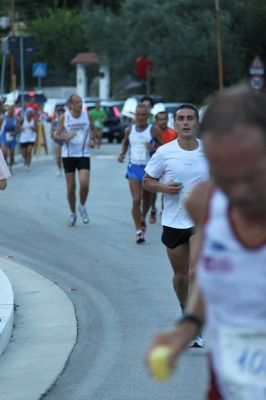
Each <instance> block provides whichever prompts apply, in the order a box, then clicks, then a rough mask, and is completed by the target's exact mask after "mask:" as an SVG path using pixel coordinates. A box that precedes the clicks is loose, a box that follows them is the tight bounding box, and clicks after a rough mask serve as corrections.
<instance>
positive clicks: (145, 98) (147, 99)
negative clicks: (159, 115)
mask: <svg viewBox="0 0 266 400" xmlns="http://www.w3.org/2000/svg"><path fill="white" fill-rule="evenodd" d="M144 101H149V102H150V105H151V107H153V106H154V101H153V99H152V98H151V97H150V96H143V97H142V98H141V99H140V103H144Z"/></svg>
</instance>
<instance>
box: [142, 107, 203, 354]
mask: <svg viewBox="0 0 266 400" xmlns="http://www.w3.org/2000/svg"><path fill="white" fill-rule="evenodd" d="M198 128H199V124H198V111H197V109H196V108H195V107H194V106H192V105H189V104H184V105H182V106H180V107H179V108H178V109H177V111H176V113H175V129H176V131H177V132H178V134H179V136H178V138H177V139H175V140H173V141H171V142H169V143H167V144H165V145H163V146H161V147H159V148H158V150H157V151H156V153H155V154H154V155H153V156H152V158H151V160H150V161H149V162H148V164H147V165H146V168H145V172H146V173H145V176H144V180H143V186H144V188H145V189H146V190H149V191H151V192H155V193H157V192H161V193H163V194H164V208H163V212H162V225H163V234H162V242H163V244H164V245H165V246H166V249H167V254H168V257H169V260H170V263H171V266H172V268H173V271H174V277H173V285H174V289H175V292H176V295H177V298H178V300H179V302H180V306H181V308H182V310H183V309H184V307H185V305H186V302H187V297H188V290H189V282H190V281H191V280H192V278H193V275H194V271H193V270H192V268H191V265H192V260H193V258H194V257H195V246H194V243H195V239H196V234H195V230H194V223H193V221H192V220H191V218H190V217H189V215H188V214H187V211H186V208H185V200H186V198H187V197H188V195H189V193H190V192H191V190H192V189H193V187H194V186H195V185H196V184H197V183H199V182H200V181H203V180H206V179H208V176H209V169H208V164H207V161H206V158H205V155H204V152H203V148H202V143H201V140H200V139H197V137H196V135H197V133H198ZM193 345H195V346H198V347H202V346H203V341H202V338H201V337H198V338H195V343H193Z"/></svg>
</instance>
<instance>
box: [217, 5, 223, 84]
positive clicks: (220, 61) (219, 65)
mask: <svg viewBox="0 0 266 400" xmlns="http://www.w3.org/2000/svg"><path fill="white" fill-rule="evenodd" d="M215 18H216V52H217V70H218V82H219V89H220V91H223V88H224V76H223V75H224V73H223V58H222V40H221V19H220V4H219V0H215Z"/></svg>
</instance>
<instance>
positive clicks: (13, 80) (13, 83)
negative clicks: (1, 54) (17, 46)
mask: <svg viewBox="0 0 266 400" xmlns="http://www.w3.org/2000/svg"><path fill="white" fill-rule="evenodd" d="M10 20H11V36H15V0H11V18H10ZM15 90H16V75H15V62H14V57H13V56H12V55H11V54H10V91H11V92H13V91H15Z"/></svg>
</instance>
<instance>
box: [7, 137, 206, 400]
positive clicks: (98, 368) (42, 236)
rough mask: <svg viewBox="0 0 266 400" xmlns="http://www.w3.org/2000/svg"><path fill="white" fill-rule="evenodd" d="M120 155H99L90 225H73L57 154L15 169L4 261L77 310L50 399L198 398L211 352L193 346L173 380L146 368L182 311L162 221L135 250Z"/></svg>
mask: <svg viewBox="0 0 266 400" xmlns="http://www.w3.org/2000/svg"><path fill="white" fill-rule="evenodd" d="M119 149H120V145H116V144H105V143H104V144H103V145H102V148H101V149H100V151H99V152H97V151H95V152H94V154H93V156H92V174H91V189H90V194H89V200H88V212H89V216H90V224H88V225H83V224H82V222H81V221H80V220H78V224H77V226H76V227H75V228H68V227H67V220H68V215H69V211H68V207H67V202H66V189H65V181H64V178H63V177H57V176H56V169H55V165H54V162H53V160H51V158H50V157H47V159H45V157H44V160H42V161H35V162H34V163H33V165H32V170H31V172H26V171H24V169H23V167H22V166H21V165H20V166H16V167H15V169H14V175H13V177H12V178H11V179H10V180H9V183H8V189H7V190H6V191H5V192H4V193H1V194H0V201H1V210H0V218H1V225H2V229H1V246H0V256H6V255H7V254H12V255H14V256H15V257H16V260H17V262H19V263H21V264H24V265H25V266H27V267H29V268H31V269H32V270H34V271H36V272H39V273H41V274H42V275H43V276H45V277H46V278H49V279H50V280H52V281H53V282H57V284H58V285H59V287H61V288H62V289H63V290H64V291H65V292H66V293H67V294H68V296H69V297H70V298H71V300H72V301H73V303H74V306H75V310H76V315H77V320H78V339H77V343H76V345H75V347H74V349H73V352H72V353H71V356H70V358H69V361H68V363H67V366H66V368H65V369H64V371H63V372H62V374H61V375H60V377H59V378H58V379H57V381H56V382H55V383H54V385H53V386H52V387H51V389H50V391H49V392H48V393H46V395H45V399H46V400H107V399H108V400H177V399H178V400H201V399H204V393H205V390H206V381H207V368H206V350H202V349H189V350H188V352H187V353H186V354H185V355H184V357H183V359H182V360H181V362H180V365H179V368H178V371H177V372H176V373H175V374H174V376H173V379H172V380H171V381H170V382H168V383H164V384H158V383H156V382H154V381H153V380H152V379H151V378H150V377H149V376H148V374H147V372H146V370H145V367H144V354H145V352H146V350H147V347H148V345H149V342H150V340H151V338H152V336H153V334H154V333H156V332H157V331H159V330H161V329H165V328H168V327H169V326H172V325H173V323H174V322H175V321H176V320H177V318H178V317H179V316H180V310H179V307H178V304H177V301H176V298H175V295H174V292H173V289H172V282H171V281H172V274H171V270H170V266H169V263H168V260H167V256H166V253H165V250H164V247H163V245H162V244H161V242H160V233H161V228H160V224H159V222H157V223H156V224H155V225H149V226H148V231H147V234H146V240H147V241H146V243H145V244H143V245H136V243H135V231H134V226H133V222H132V220H131V215H130V196H129V191H128V186H127V181H126V179H125V178H124V175H125V169H126V165H125V164H122V165H121V164H119V163H118V162H117V161H116V156H117V154H118V152H119ZM158 205H159V201H158ZM70 289H76V290H72V291H71V290H70ZM44 372H45V371H44ZM7 400H8V399H7ZM36 400H37V399H36Z"/></svg>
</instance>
